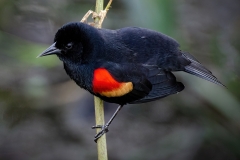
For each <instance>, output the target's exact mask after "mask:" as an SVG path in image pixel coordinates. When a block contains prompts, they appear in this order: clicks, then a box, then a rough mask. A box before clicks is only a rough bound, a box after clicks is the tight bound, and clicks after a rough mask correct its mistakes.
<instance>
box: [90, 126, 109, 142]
mask: <svg viewBox="0 0 240 160" xmlns="http://www.w3.org/2000/svg"><path fill="white" fill-rule="evenodd" d="M108 127H109V125H108V124H105V125H96V126H92V129H96V128H101V131H99V132H98V133H97V134H96V135H95V136H94V141H95V142H96V143H97V140H98V139H99V138H100V137H102V135H104V134H105V133H107V132H108V131H109V130H108Z"/></svg>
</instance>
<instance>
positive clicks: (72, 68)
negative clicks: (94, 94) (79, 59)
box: [64, 63, 93, 91]
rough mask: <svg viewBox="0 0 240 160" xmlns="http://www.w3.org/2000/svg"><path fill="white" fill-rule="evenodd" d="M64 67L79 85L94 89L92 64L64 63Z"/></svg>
mask: <svg viewBox="0 0 240 160" xmlns="http://www.w3.org/2000/svg"><path fill="white" fill-rule="evenodd" d="M64 69H65V71H66V73H67V74H68V75H69V77H70V78H71V79H72V80H74V81H75V82H76V83H77V84H78V85H79V86H81V87H82V88H84V89H86V90H88V91H91V90H92V79H93V67H91V65H87V64H79V63H64Z"/></svg>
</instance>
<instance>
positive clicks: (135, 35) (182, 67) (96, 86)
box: [38, 22, 223, 141]
mask: <svg viewBox="0 0 240 160" xmlns="http://www.w3.org/2000/svg"><path fill="white" fill-rule="evenodd" d="M52 54H56V55H57V56H58V57H59V59H60V60H61V61H63V65H64V69H65V71H66V72H67V74H68V75H69V76H70V78H71V79H73V80H74V81H75V82H76V83H77V85H79V86H80V87H81V88H84V89H86V90H88V91H89V92H90V93H92V94H93V95H95V96H98V97H100V98H101V99H103V100H104V101H107V102H111V103H117V104H119V105H120V106H119V107H118V109H117V111H116V112H115V113H114V115H113V117H112V118H111V119H110V121H109V122H108V123H106V124H105V125H104V126H94V127H93V128H102V130H101V132H99V133H98V134H97V135H96V136H95V141H97V139H98V138H99V137H101V136H102V135H103V134H104V133H106V132H107V131H108V127H109V125H110V123H111V122H112V120H113V118H114V117H115V116H116V114H117V112H118V111H119V110H120V109H121V108H122V106H123V105H125V104H127V103H130V104H134V103H144V102H149V101H153V100H157V99H160V98H163V97H166V96H168V95H171V94H175V93H178V92H180V91H182V90H183V89H184V85H183V84H182V83H181V82H177V81H176V78H175V76H174V75H173V73H172V71H184V72H187V73H190V74H193V75H195V76H197V77H200V78H203V79H205V80H208V81H211V82H213V83H216V84H218V85H221V86H223V84H222V83H221V82H220V81H218V80H217V78H216V77H215V76H214V75H213V74H212V73H211V72H210V71H209V70H208V69H206V68H205V67H204V66H203V65H202V64H201V63H200V62H199V61H198V60H196V59H195V58H194V57H193V56H192V55H190V54H188V53H186V52H182V51H181V50H179V44H178V43H177V42H176V41H175V40H174V39H172V38H170V37H168V36H166V35H164V34H162V33H159V32H156V31H152V30H149V29H145V28H139V27H126V28H121V29H117V30H109V29H96V28H94V27H92V26H90V25H88V24H85V23H80V22H71V23H68V24H65V25H64V26H62V27H61V28H60V29H59V30H58V31H57V33H56V35H55V38H54V43H53V44H52V45H51V46H50V47H49V48H48V49H46V50H45V51H44V52H43V53H42V54H40V55H39V56H38V57H41V56H47V55H52Z"/></svg>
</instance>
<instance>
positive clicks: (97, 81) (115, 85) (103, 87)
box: [93, 68, 133, 97]
mask: <svg viewBox="0 0 240 160" xmlns="http://www.w3.org/2000/svg"><path fill="white" fill-rule="evenodd" d="M132 90H133V84H132V82H118V81H116V80H115V79H114V78H113V77H112V76H111V74H110V73H109V72H108V70H106V69H105V68H98V69H96V70H95V71H94V74H93V92H94V93H98V94H100V95H102V96H106V97H120V96H123V95H125V94H127V93H129V92H130V91H132Z"/></svg>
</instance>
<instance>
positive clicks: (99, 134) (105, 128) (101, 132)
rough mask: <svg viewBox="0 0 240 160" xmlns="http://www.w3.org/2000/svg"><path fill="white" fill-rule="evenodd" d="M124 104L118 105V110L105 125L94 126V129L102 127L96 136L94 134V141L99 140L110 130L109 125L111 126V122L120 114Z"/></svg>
mask: <svg viewBox="0 0 240 160" xmlns="http://www.w3.org/2000/svg"><path fill="white" fill-rule="evenodd" d="M122 107H123V105H120V106H118V108H117V110H116V111H115V112H114V114H113V115H112V117H111V118H110V120H109V121H108V122H107V123H106V124H105V125H96V126H92V129H96V128H101V131H100V132H98V133H97V134H96V135H95V136H94V141H95V142H97V140H98V139H99V138H100V137H101V136H102V135H104V134H105V133H107V132H108V127H109V126H110V124H111V123H112V121H113V119H114V118H115V117H116V115H117V114H118V112H119V111H120V110H121V109H122Z"/></svg>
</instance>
